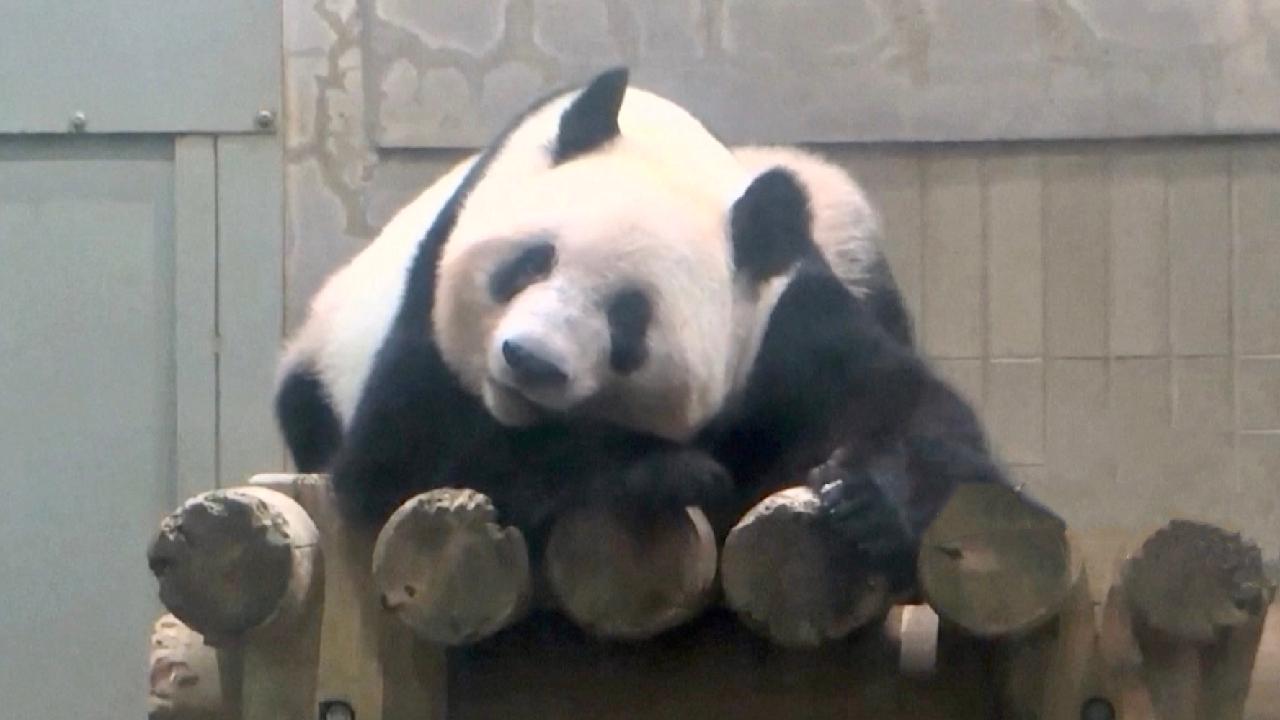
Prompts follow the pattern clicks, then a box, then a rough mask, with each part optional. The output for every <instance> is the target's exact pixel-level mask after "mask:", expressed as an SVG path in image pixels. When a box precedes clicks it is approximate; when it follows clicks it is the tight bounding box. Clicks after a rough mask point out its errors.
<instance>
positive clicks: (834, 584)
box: [721, 487, 892, 647]
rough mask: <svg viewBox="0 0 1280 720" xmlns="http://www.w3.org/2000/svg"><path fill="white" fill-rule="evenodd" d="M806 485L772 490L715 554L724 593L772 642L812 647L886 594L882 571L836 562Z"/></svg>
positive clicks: (873, 611)
mask: <svg viewBox="0 0 1280 720" xmlns="http://www.w3.org/2000/svg"><path fill="white" fill-rule="evenodd" d="M817 510H818V497H817V495H816V494H814V492H813V491H812V490H810V489H808V488H804V487H796V488H790V489H787V490H783V491H780V492H778V493H775V494H773V495H771V496H769V497H767V498H765V499H764V500H762V501H761V502H760V503H759V504H757V505H756V506H755V507H754V508H752V509H751V510H750V511H749V512H748V513H747V514H746V515H745V516H743V518H742V520H741V521H739V522H738V524H737V525H736V526H735V527H734V528H733V530H731V531H730V532H729V536H728V538H727V539H726V540H725V544H724V554H723V558H722V560H721V576H722V582H723V585H724V593H725V600H726V601H727V602H728V604H729V606H730V607H732V608H733V609H734V611H735V612H737V614H738V616H739V618H741V619H742V621H743V623H744V624H746V625H747V626H748V627H750V628H752V629H753V630H755V631H756V632H758V633H760V634H762V635H764V636H765V637H767V638H769V639H770V640H772V641H773V642H775V643H777V644H779V645H784V646H793V647H812V646H816V645H820V644H822V643H824V642H827V641H829V640H833V639H836V638H840V637H843V636H845V635H848V634H849V633H850V632H852V631H854V630H856V629H857V628H859V627H862V626H863V625H866V624H868V623H870V622H872V621H874V620H876V619H878V618H880V617H882V616H883V615H884V614H885V612H886V611H887V610H888V608H889V606H890V604H891V602H892V599H891V597H890V594H889V589H888V583H887V582H886V581H885V579H884V578H883V577H880V576H878V575H872V574H867V573H860V572H859V571H858V569H857V568H851V567H842V566H841V565H840V563H839V562H838V561H837V560H836V557H835V554H834V553H833V552H832V548H831V547H830V545H829V543H828V541H826V540H825V539H824V538H823V537H822V535H821V533H820V532H819V531H818V529H817V527H816V525H815V523H814V522H813V515H814V514H815V513H816V512H817Z"/></svg>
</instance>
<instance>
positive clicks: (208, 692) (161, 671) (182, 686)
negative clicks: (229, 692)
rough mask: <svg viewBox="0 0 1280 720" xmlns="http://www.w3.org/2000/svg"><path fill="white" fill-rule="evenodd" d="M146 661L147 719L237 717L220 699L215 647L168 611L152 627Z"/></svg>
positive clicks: (225, 719)
mask: <svg viewBox="0 0 1280 720" xmlns="http://www.w3.org/2000/svg"><path fill="white" fill-rule="evenodd" d="M149 664H150V672H149V673H148V680H149V684H150V688H151V691H150V694H149V696H148V698H147V717H148V718H150V720H238V718H235V717H233V716H232V715H231V714H230V712H229V711H228V708H227V707H226V704H225V703H224V702H223V694H222V693H223V689H222V681H221V678H220V677H219V673H218V654H217V651H216V650H214V649H213V648H211V647H209V646H207V645H205V644H204V638H203V637H201V636H200V633H198V632H196V631H194V630H192V629H191V628H189V627H187V626H186V625H184V624H182V621H180V620H178V619H177V618H175V617H174V616H173V615H171V614H165V615H162V616H161V617H160V618H159V619H158V620H156V623H155V625H154V626H153V628H152V632H151V658H150V663H149Z"/></svg>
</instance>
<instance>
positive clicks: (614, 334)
mask: <svg viewBox="0 0 1280 720" xmlns="http://www.w3.org/2000/svg"><path fill="white" fill-rule="evenodd" d="M606 313H607V315H608V318H609V365H610V367H612V368H613V369H614V370H615V371H616V372H619V373H622V374H624V375H625V374H627V373H632V372H635V371H636V370H639V369H640V368H641V367H642V366H643V365H644V363H645V360H646V359H647V358H648V355H649V349H648V346H647V345H646V343H645V336H646V335H647V334H648V331H649V321H650V320H651V318H652V315H653V306H652V304H651V303H650V302H649V298H648V296H646V295H645V294H644V292H643V291H641V290H639V289H637V288H628V289H626V290H622V291H621V292H619V293H618V294H616V295H614V296H613V298H612V299H611V300H610V301H609V307H608V309H607V311H606Z"/></svg>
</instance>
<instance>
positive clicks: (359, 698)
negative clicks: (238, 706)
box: [245, 475, 445, 720]
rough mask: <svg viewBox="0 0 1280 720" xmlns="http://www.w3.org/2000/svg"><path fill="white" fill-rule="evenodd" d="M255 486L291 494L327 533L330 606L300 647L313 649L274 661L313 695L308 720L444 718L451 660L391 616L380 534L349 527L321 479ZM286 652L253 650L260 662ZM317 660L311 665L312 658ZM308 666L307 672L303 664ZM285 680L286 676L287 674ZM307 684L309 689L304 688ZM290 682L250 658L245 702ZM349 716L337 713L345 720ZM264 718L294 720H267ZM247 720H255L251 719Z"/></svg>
mask: <svg viewBox="0 0 1280 720" xmlns="http://www.w3.org/2000/svg"><path fill="white" fill-rule="evenodd" d="M252 482H253V483H254V484H255V485H263V486H270V487H273V488H277V489H279V490H280V491H281V492H285V493H288V494H289V495H290V497H293V498H294V499H296V500H297V501H298V503H299V504H300V505H302V506H303V507H305V508H306V509H307V512H308V513H310V515H311V517H313V518H314V519H315V523H316V525H317V526H318V527H319V528H320V544H321V547H322V548H323V551H324V559H325V572H324V602H323V604H322V605H321V607H320V608H319V609H318V611H317V612H316V613H315V614H314V616H313V617H314V620H313V621H314V623H315V624H314V626H313V628H312V629H310V630H309V634H308V635H307V636H306V638H299V639H298V641H299V642H306V643H312V644H313V647H308V648H306V649H305V650H304V651H303V652H301V653H296V654H298V655H300V656H301V657H302V658H303V661H302V662H301V663H298V662H297V661H295V660H293V658H292V657H280V653H279V652H277V653H276V656H275V658H274V660H272V662H274V663H275V664H276V666H277V667H279V668H285V669H287V670H288V671H289V672H294V673H296V674H300V673H302V672H306V671H309V672H310V674H309V675H308V676H306V677H305V678H297V679H296V680H293V681H292V682H294V683H301V687H302V688H304V689H305V690H306V691H307V699H308V711H307V713H308V714H307V715H305V716H303V715H298V716H297V717H316V716H317V711H318V709H320V708H323V707H330V706H334V705H335V704H337V705H339V707H341V706H342V705H345V706H347V707H349V709H350V710H351V711H353V712H354V713H355V717H356V719H357V720H410V719H412V720H431V719H432V718H443V717H444V708H445V673H444V652H443V648H441V647H439V646H434V645H429V644H427V643H424V642H421V641H419V640H418V639H417V638H416V637H415V636H414V635H413V633H409V632H405V630H404V625H403V624H402V623H401V622H400V621H399V620H397V619H396V618H395V617H394V616H393V615H392V613H391V612H390V611H388V610H387V609H385V608H384V607H383V606H382V605H381V603H380V599H379V593H378V591H377V589H376V585H375V583H374V581H373V572H372V566H373V547H374V536H373V532H372V531H370V530H369V529H367V528H362V527H354V526H351V525H349V524H347V523H346V522H345V521H344V519H343V517H342V515H341V514H340V513H339V511H338V503H337V500H336V498H334V496H333V490H332V488H331V487H330V486H329V483H328V478H327V477H325V476H321V475H259V476H256V477H254V478H253V480H252ZM285 647H287V646H286V645H285V644H277V645H275V646H273V647H262V646H257V645H255V646H252V649H253V650H256V651H258V652H259V653H260V654H259V657H263V658H265V657H266V656H267V653H271V652H273V651H278V650H281V649H283V648H285ZM308 654H311V655H312V657H307V656H308ZM303 663H305V665H304V664H303ZM280 672H283V671H280ZM304 681H305V682H304ZM282 682H283V679H282V678H281V677H280V676H279V675H277V676H273V675H272V674H271V673H261V674H259V675H257V676H253V674H252V673H251V671H250V669H249V663H248V658H246V669H245V684H246V690H245V692H246V696H248V695H249V693H250V686H251V684H252V686H253V687H255V688H259V689H261V690H262V692H263V693H264V695H265V694H267V693H271V692H273V689H274V691H275V692H279V686H280V684H281V683H282ZM345 709H346V708H342V709H340V710H335V712H336V715H335V716H336V717H342V713H343V712H344V711H345ZM261 717H263V718H268V717H270V718H278V717H294V715H292V714H263V715H261ZM245 720H251V718H250V716H249V715H248V713H247V712H246V716H245Z"/></svg>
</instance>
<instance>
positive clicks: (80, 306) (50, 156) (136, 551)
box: [0, 137, 177, 718]
mask: <svg viewBox="0 0 1280 720" xmlns="http://www.w3.org/2000/svg"><path fill="white" fill-rule="evenodd" d="M172 148H173V145H172V142H171V141H170V140H168V139H165V138H136V139H120V138H114V139H110V140H108V139H98V138H77V139H75V140H74V141H67V140H52V139H36V138H13V137H0V258H3V261H2V262H0V458H3V462H2V463H0V487H3V488H4V492H5V496H6V498H7V499H6V501H5V502H3V503H0V547H2V548H4V550H3V552H0V577H2V578H4V580H3V582H0V608H3V611H0V648H3V651H0V697H2V698H4V711H3V713H4V715H5V717H13V718H106V717H121V718H123V717H140V716H142V714H143V713H144V712H145V701H146V673H145V668H146V652H147V646H146V640H145V639H146V637H147V633H148V631H149V629H150V625H151V623H152V621H153V620H154V619H155V617H156V614H157V612H158V610H159V604H158V603H157V602H156V599H155V581H154V580H153V579H152V578H151V575H150V573H149V572H148V571H147V566H146V563H145V562H144V561H143V551H144V548H145V547H146V544H147V542H148V539H149V537H150V536H151V534H152V533H153V532H154V531H155V528H156V524H157V521H158V520H159V518H160V517H161V516H162V514H163V513H164V512H166V511H167V510H168V509H169V508H170V507H171V506H172V505H173V503H174V502H175V499H176V494H175V491H174V490H175V488H174V467H175V454H176V448H175V441H174V420H175V418H174V408H175V404H174V387H175V364H176V361H177V359H176V358H175V351H174V321H175V314H174V307H175V297H174V282H173V267H174V235H173V232H174V193H173V187H174V185H173V180H174V179H173V156H172Z"/></svg>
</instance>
